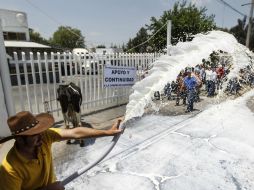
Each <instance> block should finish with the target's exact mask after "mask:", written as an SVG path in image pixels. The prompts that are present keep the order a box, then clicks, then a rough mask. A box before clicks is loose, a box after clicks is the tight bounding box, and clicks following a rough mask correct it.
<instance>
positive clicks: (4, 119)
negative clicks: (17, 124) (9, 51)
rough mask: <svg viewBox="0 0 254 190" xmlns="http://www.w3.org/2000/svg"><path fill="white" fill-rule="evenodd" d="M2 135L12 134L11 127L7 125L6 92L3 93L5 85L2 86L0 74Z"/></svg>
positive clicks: (0, 126)
mask: <svg viewBox="0 0 254 190" xmlns="http://www.w3.org/2000/svg"><path fill="white" fill-rule="evenodd" d="M0 97H1V98H0V106H1V109H0V137H6V136H9V135H10V134H11V132H10V130H9V127H8V125H7V118H8V116H7V111H6V105H5V101H4V98H3V97H4V93H3V86H2V79H1V76H0Z"/></svg>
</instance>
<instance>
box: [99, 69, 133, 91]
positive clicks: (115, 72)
mask: <svg viewBox="0 0 254 190" xmlns="http://www.w3.org/2000/svg"><path fill="white" fill-rule="evenodd" d="M135 78H136V68H135V67H119V66H117V67H116V66H108V65H105V67H104V83H103V84H104V87H121V86H132V85H133V84H134V83H135Z"/></svg>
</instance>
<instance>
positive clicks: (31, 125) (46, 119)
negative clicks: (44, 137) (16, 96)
mask: <svg viewBox="0 0 254 190" xmlns="http://www.w3.org/2000/svg"><path fill="white" fill-rule="evenodd" d="M7 123H8V126H9V128H10V130H11V134H12V135H11V136H9V137H5V138H4V139H1V140H0V143H3V142H6V141H8V140H10V139H13V138H14V137H15V136H17V135H35V134H39V133H41V132H43V131H45V130H47V129H48V128H50V127H51V126H52V125H53V124H54V118H53V116H52V115H50V114H48V113H41V114H38V115H33V114H32V113H30V112H28V111H22V112H19V113H17V114H16V115H14V116H11V117H9V118H8V120H7Z"/></svg>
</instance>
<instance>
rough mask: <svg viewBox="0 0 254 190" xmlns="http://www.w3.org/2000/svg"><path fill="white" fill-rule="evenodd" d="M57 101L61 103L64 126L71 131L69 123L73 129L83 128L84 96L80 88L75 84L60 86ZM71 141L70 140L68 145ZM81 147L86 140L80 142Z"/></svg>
mask: <svg viewBox="0 0 254 190" xmlns="http://www.w3.org/2000/svg"><path fill="white" fill-rule="evenodd" d="M57 100H58V101H59V102H60V105H61V109H62V113H63V118H64V125H65V127H66V128H67V129H69V122H71V123H72V125H73V127H78V126H81V104H82V94H81V90H80V88H79V87H78V86H77V85H75V84H74V83H72V82H71V83H70V84H67V85H65V84H62V85H59V87H58V89H57ZM70 143H71V141H70V140H68V141H67V144H70ZM79 143H80V146H81V147H83V146H84V140H80V141H79Z"/></svg>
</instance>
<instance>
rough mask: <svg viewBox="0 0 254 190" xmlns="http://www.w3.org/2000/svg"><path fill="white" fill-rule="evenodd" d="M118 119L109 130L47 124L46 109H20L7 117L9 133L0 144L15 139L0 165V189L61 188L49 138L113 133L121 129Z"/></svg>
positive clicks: (52, 119) (60, 138)
mask: <svg viewBox="0 0 254 190" xmlns="http://www.w3.org/2000/svg"><path fill="white" fill-rule="evenodd" d="M120 122H121V120H118V122H117V123H115V124H114V125H113V126H112V128H111V129H109V130H97V129H91V128H85V127H77V128H73V129H59V128H50V127H51V126H52V125H53V124H54V118H53V116H51V115H50V114H48V113H41V114H38V115H33V114H31V113H30V112H27V111H22V112H19V113H17V114H16V115H14V116H12V117H10V118H8V120H7V123H8V125H9V128H10V130H11V133H12V135H11V136H9V137H6V138H4V139H2V140H0V144H1V143H3V142H5V141H7V140H10V139H15V143H14V146H13V147H12V148H11V150H10V151H9V152H8V154H7V156H6V158H5V159H4V160H3V162H2V165H1V166H0V189H1V190H62V189H64V187H63V186H62V185H61V183H60V182H57V181H56V177H55V174H54V169H53V163H52V153H51V145H52V143H53V142H57V141H62V140H68V139H80V138H88V137H102V136H113V135H115V134H118V133H120V132H121V130H120V129H118V127H119V125H120Z"/></svg>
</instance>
